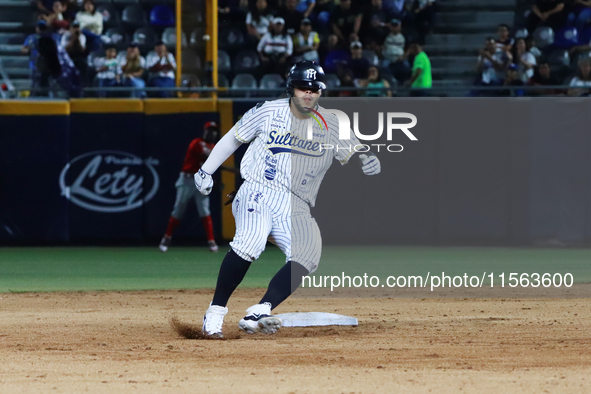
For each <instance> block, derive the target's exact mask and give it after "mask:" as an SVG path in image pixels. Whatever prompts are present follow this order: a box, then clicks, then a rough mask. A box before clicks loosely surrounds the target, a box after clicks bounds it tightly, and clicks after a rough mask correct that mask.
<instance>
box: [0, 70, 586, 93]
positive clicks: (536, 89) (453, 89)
mask: <svg viewBox="0 0 591 394" xmlns="http://www.w3.org/2000/svg"><path fill="white" fill-rule="evenodd" d="M1 74H2V69H1V63H0V75H1ZM7 86H8V84H7ZM570 89H573V90H579V91H583V92H584V93H585V94H589V93H591V88H585V87H573V86H569V85H552V86H469V85H458V86H445V87H434V88H431V89H412V88H408V87H390V88H373V87H372V88H361V87H332V88H329V89H326V90H325V91H324V92H323V94H324V95H328V96H332V97H334V96H340V95H339V92H351V93H353V95H357V96H365V94H366V92H371V93H376V92H388V91H390V92H392V96H393V97H408V96H413V95H417V94H420V95H424V96H430V97H448V96H454V93H462V94H461V96H467V95H470V96H483V97H499V96H501V97H503V96H505V97H506V96H514V95H517V92H524V95H525V96H528V97H532V96H534V97H535V96H564V95H565V94H566V93H567V91H568V90H570ZM28 90H29V89H26V88H16V89H15V87H14V86H13V85H12V84H10V86H9V87H8V91H10V92H11V93H12V94H11V95H12V96H17V97H18V96H22V94H21V93H22V92H26V91H28ZM36 91H37V92H40V93H41V94H42V95H44V94H45V93H47V94H49V93H50V92H51V93H53V94H55V93H56V90H55V89H53V88H46V89H38V88H37V89H36ZM83 92H84V97H97V96H98V95H99V93H101V92H104V93H107V94H113V95H115V96H116V97H118V98H125V97H129V96H131V94H132V93H134V92H135V93H136V94H137V93H139V92H145V93H147V94H148V96H152V93H162V92H168V93H169V94H170V95H171V96H172V97H186V96H187V95H191V94H193V93H197V94H199V95H200V97H201V98H208V97H210V95H211V94H212V93H217V94H220V95H221V96H226V97H232V98H241V97H246V98H248V97H275V98H276V97H279V96H282V95H283V94H284V93H285V88H275V89H251V88H217V89H216V88H214V87H192V88H189V87H170V88H159V87H144V88H135V87H122V86H116V87H87V88H84V89H83ZM3 93H4V94H3V95H2V97H3V98H9V97H5V96H6V94H5V92H3ZM64 94H65V92H63V91H62V96H63V95H64ZM179 94H180V95H179ZM111 98H112V97H111Z"/></svg>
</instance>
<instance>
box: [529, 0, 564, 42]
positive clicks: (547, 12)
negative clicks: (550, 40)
mask: <svg viewBox="0 0 591 394" xmlns="http://www.w3.org/2000/svg"><path fill="white" fill-rule="evenodd" d="M566 17H567V14H566V12H565V9H564V0H536V1H535V3H534V5H533V6H532V9H531V12H530V14H529V18H528V21H527V30H528V31H529V33H530V34H531V33H533V31H534V30H536V28H538V27H539V26H549V27H551V28H552V29H554V30H556V29H559V28H561V27H563V26H564V25H565V23H566Z"/></svg>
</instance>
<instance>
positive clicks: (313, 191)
mask: <svg viewBox="0 0 591 394" xmlns="http://www.w3.org/2000/svg"><path fill="white" fill-rule="evenodd" d="M317 111H318V112H319V113H321V115H322V116H323V117H324V119H325V120H326V125H325V124H324V122H323V121H322V119H320V125H319V124H318V123H317V122H316V121H314V120H312V124H313V129H312V130H313V139H312V140H307V139H306V138H305V137H306V132H307V122H308V120H300V119H297V118H296V117H295V116H293V115H292V113H291V110H290V107H289V99H279V100H274V101H267V102H265V103H262V104H258V105H257V106H255V107H253V108H251V109H250V110H249V111H248V112H246V114H245V115H244V116H243V117H242V119H240V120H239V121H238V122H237V123H236V124H235V125H234V127H233V128H232V132H233V133H234V136H235V137H236V138H237V139H238V140H239V141H241V142H243V143H250V146H249V147H248V149H247V151H246V154H245V155H244V158H243V159H242V163H241V166H240V172H241V175H242V178H243V179H245V180H246V181H247V182H254V183H257V184H261V185H264V186H266V187H268V188H270V189H273V190H277V191H282V192H291V193H293V194H295V195H296V196H298V197H299V198H301V199H302V200H303V201H305V202H306V203H307V204H308V205H310V206H312V207H313V206H314V203H315V201H316V196H317V195H318V189H319V188H320V184H321V183H322V179H323V178H324V175H325V174H326V171H327V170H328V169H329V168H330V166H331V164H332V161H333V158H335V159H337V160H339V161H340V162H341V164H346V163H347V162H348V161H349V159H350V158H351V156H352V155H353V154H354V153H355V151H354V147H355V146H356V145H359V140H358V139H357V138H356V137H355V135H354V134H353V133H351V137H352V138H351V139H350V140H339V139H338V133H339V122H338V120H337V117H336V116H335V115H333V114H330V113H327V112H324V109H323V108H322V107H318V109H317ZM327 126H328V127H327ZM327 128H328V130H327ZM321 145H323V146H325V145H332V146H333V147H334V149H320V146H321ZM337 147H338V149H337Z"/></svg>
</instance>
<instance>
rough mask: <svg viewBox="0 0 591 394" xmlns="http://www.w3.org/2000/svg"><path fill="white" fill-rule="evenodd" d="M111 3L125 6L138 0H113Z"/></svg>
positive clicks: (118, 6)
mask: <svg viewBox="0 0 591 394" xmlns="http://www.w3.org/2000/svg"><path fill="white" fill-rule="evenodd" d="M113 4H115V6H116V7H117V8H120V9H121V8H125V7H127V6H128V5H135V4H139V0H113Z"/></svg>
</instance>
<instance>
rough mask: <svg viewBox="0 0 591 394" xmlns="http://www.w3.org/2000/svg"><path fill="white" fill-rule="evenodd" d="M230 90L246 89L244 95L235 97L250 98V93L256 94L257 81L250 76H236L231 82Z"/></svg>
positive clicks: (239, 94)
mask: <svg viewBox="0 0 591 394" xmlns="http://www.w3.org/2000/svg"><path fill="white" fill-rule="evenodd" d="M232 88H234V89H248V90H247V91H246V92H245V93H244V92H239V93H236V94H235V95H236V96H246V97H250V96H251V95H252V92H256V89H257V80H256V79H255V77H254V76H253V75H252V74H246V73H243V74H237V75H236V76H235V77H234V79H233V80H232Z"/></svg>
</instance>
